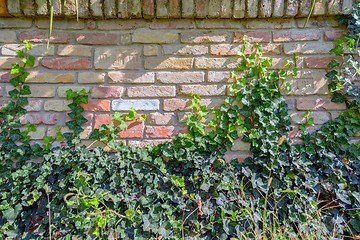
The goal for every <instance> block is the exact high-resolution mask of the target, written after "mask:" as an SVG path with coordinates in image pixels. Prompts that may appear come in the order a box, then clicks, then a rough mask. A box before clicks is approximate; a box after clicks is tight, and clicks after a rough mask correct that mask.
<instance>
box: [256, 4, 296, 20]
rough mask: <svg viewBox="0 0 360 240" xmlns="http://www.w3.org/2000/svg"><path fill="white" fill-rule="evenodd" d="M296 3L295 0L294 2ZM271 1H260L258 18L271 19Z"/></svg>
mask: <svg viewBox="0 0 360 240" xmlns="http://www.w3.org/2000/svg"><path fill="white" fill-rule="evenodd" d="M296 1H297V0H296ZM272 2H273V1H272V0H261V2H260V8H259V17H260V18H268V17H271V14H272V11H273V5H272Z"/></svg>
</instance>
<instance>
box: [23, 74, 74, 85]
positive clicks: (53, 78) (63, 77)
mask: <svg viewBox="0 0 360 240" xmlns="http://www.w3.org/2000/svg"><path fill="white" fill-rule="evenodd" d="M26 82H27V83H73V82H75V74H74V73H56V72H31V73H30V75H29V76H28V77H27V79H26Z"/></svg>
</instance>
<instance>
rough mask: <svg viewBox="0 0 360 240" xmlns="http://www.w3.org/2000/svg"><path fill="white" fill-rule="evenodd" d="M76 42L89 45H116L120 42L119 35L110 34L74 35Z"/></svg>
mask: <svg viewBox="0 0 360 240" xmlns="http://www.w3.org/2000/svg"><path fill="white" fill-rule="evenodd" d="M76 41H77V42H78V43H81V44H90V45H93V44H97V45H116V44H118V43H119V41H120V35H119V34H112V33H80V34H76Z"/></svg>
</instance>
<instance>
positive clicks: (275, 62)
mask: <svg viewBox="0 0 360 240" xmlns="http://www.w3.org/2000/svg"><path fill="white" fill-rule="evenodd" d="M288 60H293V59H292V58H286V57H273V58H272V66H271V67H270V69H289V66H287V61H288ZM298 67H299V65H298Z"/></svg>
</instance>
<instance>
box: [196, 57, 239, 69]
mask: <svg viewBox="0 0 360 240" xmlns="http://www.w3.org/2000/svg"><path fill="white" fill-rule="evenodd" d="M237 60H238V59H237V58H208V57H201V58H195V68H196V69H232V68H234V67H235V66H236V62H237Z"/></svg>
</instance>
